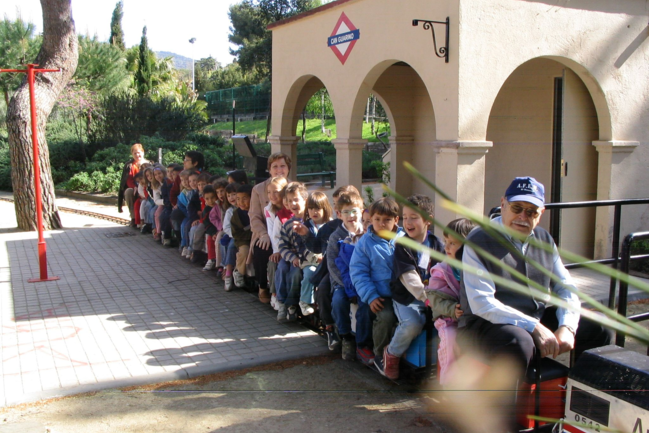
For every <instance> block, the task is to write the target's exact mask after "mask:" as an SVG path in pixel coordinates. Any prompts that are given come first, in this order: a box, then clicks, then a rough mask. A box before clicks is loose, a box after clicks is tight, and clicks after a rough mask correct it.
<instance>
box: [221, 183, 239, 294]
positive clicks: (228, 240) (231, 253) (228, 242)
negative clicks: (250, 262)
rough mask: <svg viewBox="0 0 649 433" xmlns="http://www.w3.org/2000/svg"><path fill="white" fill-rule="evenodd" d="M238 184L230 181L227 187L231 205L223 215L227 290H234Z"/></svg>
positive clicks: (224, 278) (225, 284)
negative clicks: (233, 236)
mask: <svg viewBox="0 0 649 433" xmlns="http://www.w3.org/2000/svg"><path fill="white" fill-rule="evenodd" d="M237 186H238V184H236V183H230V184H228V186H226V187H225V194H226V196H227V198H228V203H230V207H229V208H228V209H227V210H226V211H225V215H224V216H223V232H224V233H225V234H224V235H223V238H222V239H221V244H222V245H224V246H225V247H226V253H225V274H223V281H224V288H225V291H226V292H229V291H231V290H232V287H233V279H232V269H233V268H234V265H235V264H236V254H237V249H236V247H235V246H234V239H233V238H232V225H231V221H232V215H234V211H235V210H236V208H237Z"/></svg>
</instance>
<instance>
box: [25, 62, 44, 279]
mask: <svg viewBox="0 0 649 433" xmlns="http://www.w3.org/2000/svg"><path fill="white" fill-rule="evenodd" d="M27 83H29V105H30V109H31V119H32V144H33V147H34V190H35V192H34V194H35V201H36V224H37V226H38V263H39V269H40V279H39V280H36V279H33V281H34V282H35V281H48V278H47V245H46V244H45V238H44V237H43V203H42V202H43V193H42V191H41V167H40V161H39V154H40V152H39V149H38V125H37V118H36V96H35V95H34V65H33V64H29V65H27ZM28 281H32V280H28Z"/></svg>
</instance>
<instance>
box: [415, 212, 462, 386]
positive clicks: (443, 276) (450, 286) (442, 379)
mask: <svg viewBox="0 0 649 433" xmlns="http://www.w3.org/2000/svg"><path fill="white" fill-rule="evenodd" d="M446 227H447V228H448V229H450V230H452V231H453V232H455V233H457V235H458V236H460V237H461V238H462V239H464V238H466V237H467V235H468V234H469V232H470V231H471V230H473V228H474V227H475V224H473V222H471V220H468V219H466V218H459V219H456V220H453V221H451V222H450V223H448V225H447V226H446ZM444 251H445V252H446V255H447V256H449V257H451V258H453V259H457V260H460V261H461V260H462V240H460V239H458V237H457V236H454V235H452V234H447V233H444ZM460 275H461V272H460V270H459V269H455V268H454V267H452V266H451V265H449V264H448V263H446V262H442V263H438V264H436V265H435V266H433V268H432V269H431V270H430V280H429V283H428V286H427V287H425V288H424V290H425V294H426V298H427V301H428V302H429V303H430V304H429V305H430V307H431V308H432V310H433V320H434V321H435V328H437V332H438V333H439V347H438V348H437V363H438V364H439V367H440V371H439V383H440V385H444V384H446V383H447V382H448V379H449V376H448V375H449V368H450V367H451V364H452V363H453V361H455V350H454V348H455V336H456V334H457V319H459V318H460V316H462V313H463V311H462V310H461V309H460V304H459V302H460Z"/></svg>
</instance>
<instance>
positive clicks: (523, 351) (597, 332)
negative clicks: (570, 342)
mask: <svg viewBox="0 0 649 433" xmlns="http://www.w3.org/2000/svg"><path fill="white" fill-rule="evenodd" d="M541 324H543V325H544V326H545V327H547V328H548V329H550V330H551V331H553V332H554V331H556V330H557V328H558V327H559V323H558V320H557V309H556V307H549V308H547V309H546V310H545V313H544V314H543V317H541ZM457 341H458V344H459V345H460V347H461V348H462V351H465V350H467V349H468V350H471V349H473V350H477V351H478V352H479V353H480V354H481V355H483V356H484V357H485V358H487V361H489V360H491V359H494V358H497V357H500V356H507V357H509V358H510V359H512V360H513V361H514V362H516V364H518V365H519V366H520V368H521V370H520V371H521V372H525V371H527V368H528V367H529V365H530V363H531V362H532V359H533V357H534V354H535V352H536V347H535V345H534V340H533V339H532V334H530V333H529V332H527V331H526V330H524V329H523V328H521V327H518V326H515V325H495V324H493V323H491V322H488V321H486V320H484V319H481V318H477V320H475V321H473V322H471V323H470V324H468V325H467V326H466V327H464V328H459V329H458V339H457ZM612 341H613V333H612V332H611V331H610V330H608V329H606V328H604V327H603V326H602V325H600V324H598V323H596V322H593V321H592V320H589V319H586V318H583V317H582V318H580V320H579V325H578V328H577V335H576V336H575V356H576V358H578V357H579V356H580V355H581V354H582V353H583V352H584V351H585V350H588V349H593V348H595V347H601V346H606V345H607V344H611V342H612Z"/></svg>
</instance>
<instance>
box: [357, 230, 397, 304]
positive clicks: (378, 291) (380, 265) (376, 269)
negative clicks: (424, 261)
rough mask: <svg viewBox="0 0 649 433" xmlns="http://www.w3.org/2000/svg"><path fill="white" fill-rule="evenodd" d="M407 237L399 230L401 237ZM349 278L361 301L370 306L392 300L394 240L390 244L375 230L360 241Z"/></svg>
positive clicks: (369, 231) (368, 232)
mask: <svg viewBox="0 0 649 433" xmlns="http://www.w3.org/2000/svg"><path fill="white" fill-rule="evenodd" d="M404 234H405V232H404V231H403V229H402V228H401V227H399V228H398V229H397V237H401V236H403V235H404ZM349 275H350V276H351V279H352V284H354V287H356V291H357V292H358V295H359V296H360V298H361V300H362V301H363V302H364V303H366V304H370V303H372V301H374V300H375V299H377V298H391V297H392V291H391V290H390V282H391V281H392V280H393V279H394V240H391V241H387V240H385V239H383V238H381V237H380V236H379V235H377V234H376V233H375V232H374V229H373V228H372V226H370V227H369V228H368V230H367V233H365V235H364V236H363V237H362V238H361V239H360V240H359V241H358V243H357V244H356V248H354V254H352V260H351V262H350V263H349Z"/></svg>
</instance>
